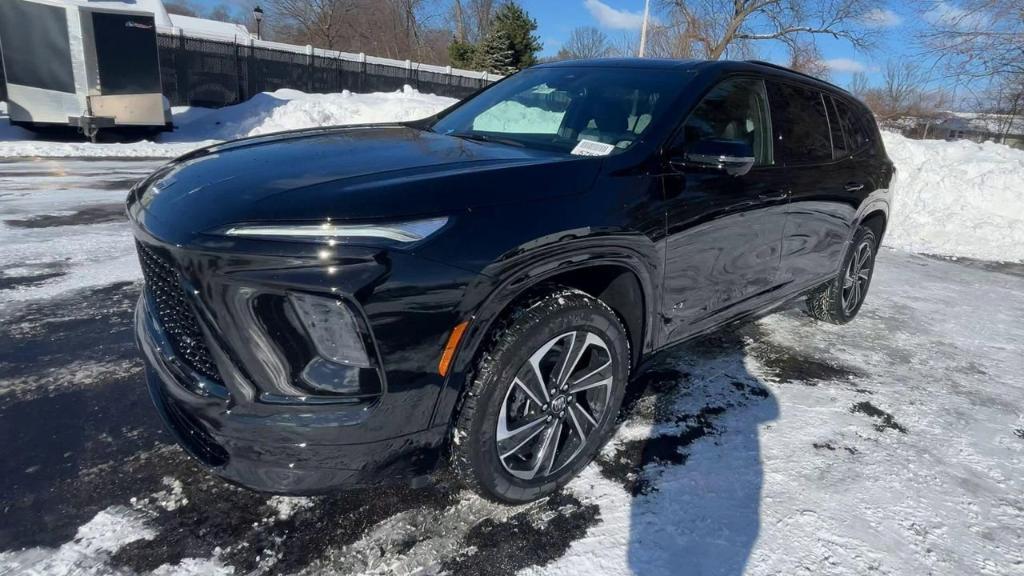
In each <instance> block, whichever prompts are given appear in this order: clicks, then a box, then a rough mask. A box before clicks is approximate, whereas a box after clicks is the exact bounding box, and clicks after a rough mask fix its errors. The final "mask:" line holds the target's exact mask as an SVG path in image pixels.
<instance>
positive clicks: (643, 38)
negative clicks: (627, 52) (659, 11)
mask: <svg viewBox="0 0 1024 576" xmlns="http://www.w3.org/2000/svg"><path fill="white" fill-rule="evenodd" d="M650 12H651V0H644V23H643V25H642V26H641V27H640V53H639V54H637V56H639V57H641V58H643V57H644V49H645V48H646V47H647V18H648V16H649V15H650Z"/></svg>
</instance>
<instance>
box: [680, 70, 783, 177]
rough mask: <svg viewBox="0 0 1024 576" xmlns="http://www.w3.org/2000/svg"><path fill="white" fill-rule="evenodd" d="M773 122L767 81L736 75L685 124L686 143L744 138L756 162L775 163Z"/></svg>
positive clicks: (709, 94)
mask: <svg viewBox="0 0 1024 576" xmlns="http://www.w3.org/2000/svg"><path fill="white" fill-rule="evenodd" d="M770 135H771V121H770V120H769V118H768V98H767V95H766V93H765V88H764V82H762V81H761V80H757V79H754V78H733V79H730V80H725V81H723V82H722V83H721V84H719V85H718V86H715V87H714V88H713V89H712V90H711V92H709V93H708V95H707V96H705V97H704V99H703V100H701V102H700V104H698V105H697V107H696V108H694V109H693V111H692V112H690V115H689V116H688V117H687V118H686V122H685V123H684V124H683V146H684V147H685V146H687V145H689V144H692V143H694V142H698V141H700V140H742V141H744V142H746V143H747V144H749V145H750V147H751V149H752V150H753V151H754V164H755V165H757V166H765V165H768V164H771V163H772V146H771V136H770Z"/></svg>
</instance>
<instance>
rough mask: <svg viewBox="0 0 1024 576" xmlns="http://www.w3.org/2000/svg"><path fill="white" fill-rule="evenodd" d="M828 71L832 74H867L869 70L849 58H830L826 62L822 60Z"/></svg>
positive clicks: (861, 63)
mask: <svg viewBox="0 0 1024 576" xmlns="http://www.w3.org/2000/svg"><path fill="white" fill-rule="evenodd" d="M821 63H822V64H824V65H825V66H826V67H827V68H828V69H829V70H832V71H833V72H850V73H853V72H867V71H868V70H869V68H868V67H867V65H865V64H864V63H863V62H858V61H856V60H853V59H850V58H830V59H828V60H822V61H821Z"/></svg>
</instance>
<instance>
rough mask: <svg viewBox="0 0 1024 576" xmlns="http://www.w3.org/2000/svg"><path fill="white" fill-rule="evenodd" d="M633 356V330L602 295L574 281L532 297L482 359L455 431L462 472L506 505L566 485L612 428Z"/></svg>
mask: <svg viewBox="0 0 1024 576" xmlns="http://www.w3.org/2000/svg"><path fill="white" fill-rule="evenodd" d="M567 358H568V359H569V361H567V360H566V359H567ZM573 358H575V362H572V361H571V360H572V359H573ZM629 358H630V355H629V341H628V338H627V335H626V330H625V329H624V328H623V326H622V323H621V322H620V321H619V318H618V316H616V315H615V313H614V312H613V311H612V310H611V309H610V308H608V306H606V305H605V304H604V303H603V302H601V301H599V300H596V299H594V298H592V297H590V296H588V295H587V294H585V293H583V292H580V291H578V290H572V289H567V288H553V289H552V290H551V291H548V293H547V294H544V295H539V296H535V297H533V298H529V299H526V300H525V301H524V302H523V303H522V304H520V305H519V306H517V307H516V308H514V309H513V310H512V312H511V313H510V314H508V315H507V316H506V317H505V319H504V320H503V321H501V322H499V323H498V325H497V327H496V328H495V329H494V330H493V332H492V335H491V340H490V342H489V344H488V346H487V348H486V350H485V351H484V353H483V354H481V355H480V357H479V360H478V361H477V363H476V367H475V371H474V376H473V378H472V380H471V383H470V385H469V388H468V389H467V391H466V394H465V396H464V400H463V402H462V407H461V410H460V412H459V416H458V418H457V420H456V424H455V427H454V429H453V439H452V463H453V468H454V471H455V473H456V475H457V476H458V477H459V479H460V480H461V481H462V482H463V483H464V484H465V485H467V486H469V487H470V488H472V489H473V490H475V491H476V492H478V493H479V494H481V495H482V496H484V497H487V498H490V499H493V500H497V501H500V502H507V503H521V502H529V501H532V500H536V499H538V498H542V497H544V496H547V495H549V494H551V493H552V492H554V491H555V490H557V489H558V488H559V487H561V486H563V485H565V483H567V482H568V481H569V480H571V479H572V478H573V477H574V476H576V475H577V474H579V472H580V471H581V470H583V468H584V467H585V466H586V465H587V464H588V463H589V462H590V461H591V460H592V459H593V458H594V456H595V455H596V454H597V452H598V450H600V448H601V446H603V445H604V443H605V442H606V441H607V440H608V437H609V436H610V435H611V432H612V430H613V427H614V423H615V420H616V416H617V415H618V412H619V407H620V406H621V404H622V396H623V394H624V392H625V389H626V382H627V379H628V377H629ZM567 364H571V365H572V367H571V368H569V369H568V370H566V369H565V366H566V365H567ZM538 375H541V376H543V379H544V386H543V387H541V386H539V384H540V380H539V378H538V377H537V376H538ZM560 383H561V384H560ZM552 389H554V391H555V393H554V394H552V393H551V391H552ZM588 418H589V420H588Z"/></svg>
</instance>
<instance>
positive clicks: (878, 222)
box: [860, 205, 889, 246]
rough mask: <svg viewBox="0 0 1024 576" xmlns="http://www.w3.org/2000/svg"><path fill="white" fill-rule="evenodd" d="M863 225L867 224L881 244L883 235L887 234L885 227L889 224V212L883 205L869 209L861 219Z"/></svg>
mask: <svg viewBox="0 0 1024 576" xmlns="http://www.w3.org/2000/svg"><path fill="white" fill-rule="evenodd" d="M860 225H861V226H867V227H868V228H870V229H871V231H872V232H874V233H875V239H876V241H877V243H878V245H879V246H881V245H882V237H883V236H884V235H885V229H886V227H887V226H888V225H889V213H888V211H887V210H885V209H883V208H882V207H881V206H879V205H876V206H873V207H872V208H871V209H869V210H868V212H866V213H865V214H864V217H863V218H861V220H860Z"/></svg>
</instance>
